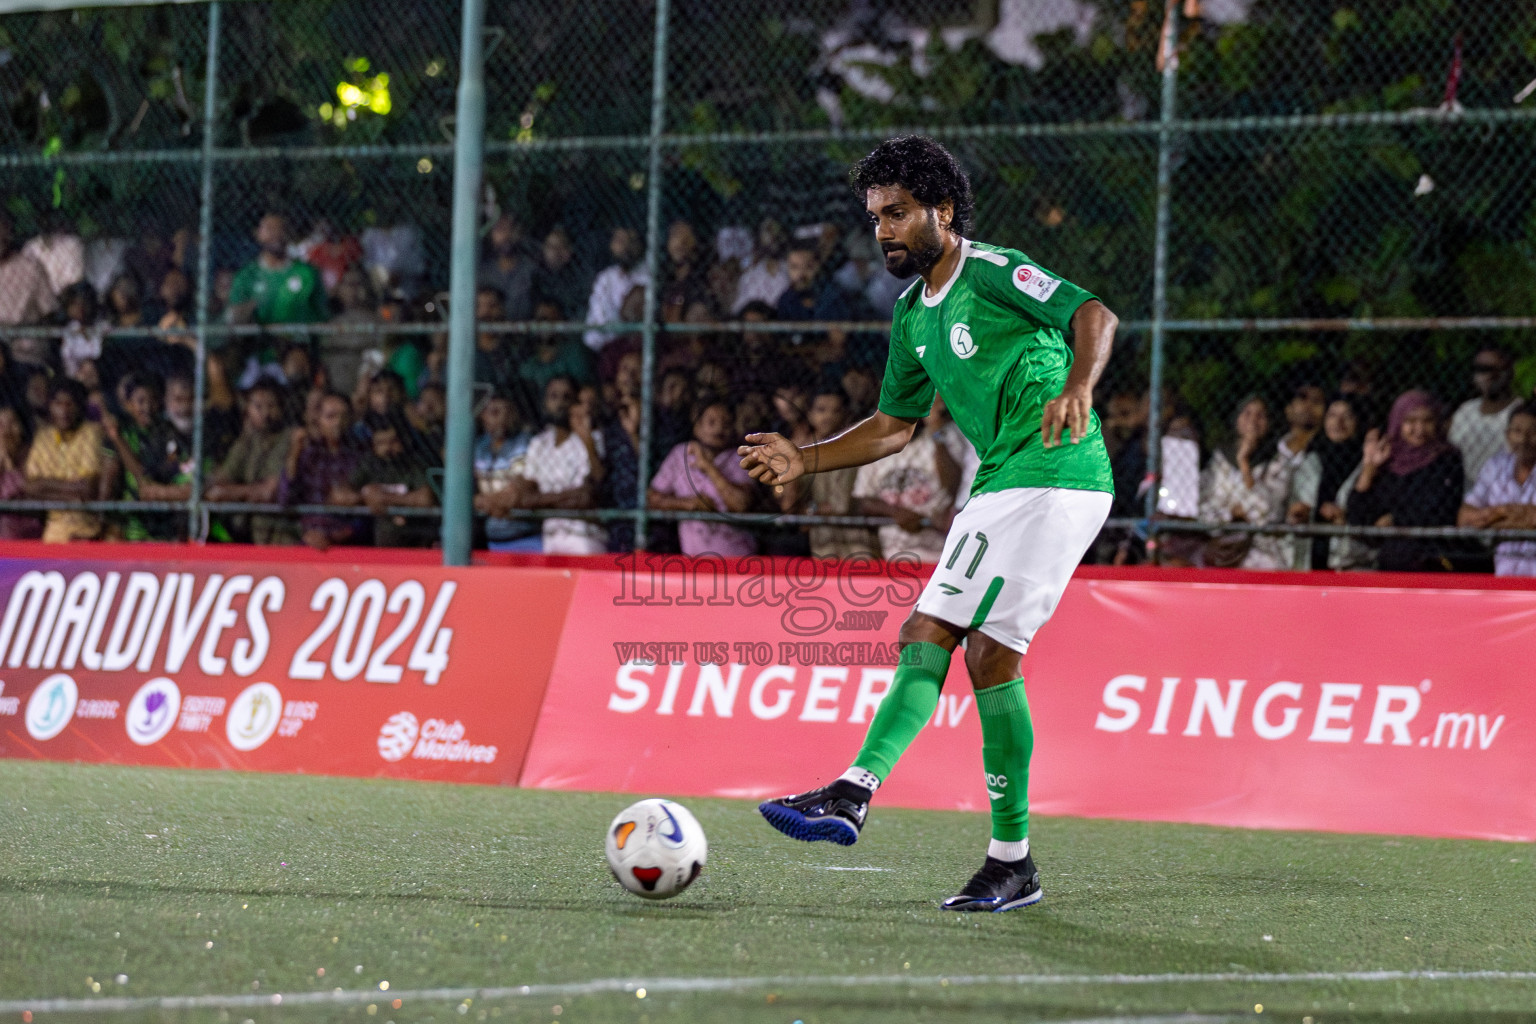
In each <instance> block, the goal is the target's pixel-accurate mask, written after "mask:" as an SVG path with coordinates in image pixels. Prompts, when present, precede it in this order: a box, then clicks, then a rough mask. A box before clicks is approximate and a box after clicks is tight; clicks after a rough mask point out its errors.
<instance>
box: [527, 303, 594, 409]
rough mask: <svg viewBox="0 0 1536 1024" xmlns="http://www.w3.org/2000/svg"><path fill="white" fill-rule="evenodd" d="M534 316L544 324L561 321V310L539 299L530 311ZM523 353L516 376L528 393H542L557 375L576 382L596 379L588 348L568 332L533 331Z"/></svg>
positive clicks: (562, 314) (589, 381)
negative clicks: (535, 307)
mask: <svg viewBox="0 0 1536 1024" xmlns="http://www.w3.org/2000/svg"><path fill="white" fill-rule="evenodd" d="M534 319H535V320H539V321H542V322H544V323H556V324H557V323H562V322H563V321H564V320H565V311H564V310H562V309H561V308H560V307H559V306H557V305H556V304H555V302H554V300H552V299H541V300H540V301H539V304H538V308H537V309H535V310H534ZM526 351H527V354H526V355H524V356H523V358H522V359H520V360H519V361H518V364H517V376H518V378H519V379H520V380H521V381H522V382H523V387H524V390H525V391H527V392H528V393H530V394H534V395H540V394H543V393H544V387H545V385H547V384H548V383H549V382H550V381H551V380H553V379H554V378H556V377H559V376H567V377H571V378H573V379H574V380H576V381H577V382H578V383H579V384H590V383H592V382H593V381H594V380H596V379H597V377H596V374H594V373H593V370H592V350H591V349H589V348H587V346H586V345H583V344H582V343H581V339H579V338H577V337H576V336H574V335H571V334H555V333H544V334H535V335H534V336H533V337H532V339H530V340H529V342H528V343H527V349H526Z"/></svg>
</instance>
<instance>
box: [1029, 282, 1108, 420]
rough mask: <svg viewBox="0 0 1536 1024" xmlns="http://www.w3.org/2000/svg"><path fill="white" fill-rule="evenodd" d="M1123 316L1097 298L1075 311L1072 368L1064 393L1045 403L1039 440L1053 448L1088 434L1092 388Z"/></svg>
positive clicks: (1101, 369) (1063, 389)
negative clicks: (1112, 311) (1069, 439)
mask: <svg viewBox="0 0 1536 1024" xmlns="http://www.w3.org/2000/svg"><path fill="white" fill-rule="evenodd" d="M1119 323H1120V318H1119V317H1117V316H1115V314H1114V313H1111V312H1110V310H1109V307H1108V306H1106V305H1104V303H1102V302H1100V301H1099V300H1098V299H1089V300H1087V301H1086V302H1084V303H1083V304H1082V305H1081V306H1078V307H1077V311H1076V312H1075V313H1073V314H1072V319H1071V322H1070V327H1071V329H1072V369H1071V371H1070V372H1069V373H1068V374H1067V383H1066V385H1065V386H1063V387H1062V389H1061V394H1059V395H1057V396H1056V397H1055V398H1053V399H1051V400H1050V401H1049V402H1046V403H1045V410H1044V413H1043V414H1042V416H1041V418H1040V439H1041V441H1043V442H1044V444H1045V447H1047V448H1053V447H1055V446H1056V445H1059V444H1062V443H1064V441H1065V440H1066V438H1068V437H1070V438H1071V441H1072V443H1073V444H1077V443H1078V442H1080V441H1082V439H1083V438H1084V437H1086V436H1087V434H1088V423H1089V417H1090V416H1092V414H1093V388H1094V385H1096V384H1098V382H1099V377H1100V376H1101V375H1102V374H1103V373H1104V367H1105V365H1106V364H1108V362H1109V356H1110V353H1111V352H1112V351H1113V349H1114V345H1115V327H1116V326H1118V325H1119Z"/></svg>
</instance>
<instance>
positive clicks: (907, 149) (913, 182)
mask: <svg viewBox="0 0 1536 1024" xmlns="http://www.w3.org/2000/svg"><path fill="white" fill-rule="evenodd" d="M848 183H849V184H850V185H852V186H853V191H854V194H855V195H857V196H858V197H859V201H860V202H863V201H864V195H865V193H866V192H867V191H869V190H870V189H872V188H880V187H882V186H886V185H900V186H901V187H902V188H904V189H906V190H907V191H908V192H911V193H912V197H913V198H914V199H916V200H917V201H918V202H920V203H922V204H923V205H924V206H938V205H939V204H940V203H942V202H943V201H944V200H946V199H948V200H950V201H951V202H953V203H954V204H955V216H954V219H953V220H951V221H950V223H949V226H950V228H951V229H952V230H954V231H957V232H959V233H960V234H962V235H964V234H968V233H969V232H970V230H971V215H972V214H974V213H975V212H976V197H975V196H973V195H972V194H971V179H970V178H968V177H966V175H965V172H964V171H963V170H961V169H960V163H959V161H957V160H956V159H955V157H954V154H953V153H951V152H950V151H949V150H947V149H945V148H944V147H943V146H941V145H939V144H938V143H937V142H935V141H933V140H932V139H930V138H928V137H927V136H926V135H898V136H897V137H896V138H894V139H886V140H885V141H884V142H882V143H880V145H878V146H876V147H875V148H874V149H872V150H870V153H869V155H868V156H866V157H865V158H864V159H862V160H860V161H859V162H858V163H856V164H854V165H853V169H852V170H850V171H849V172H848Z"/></svg>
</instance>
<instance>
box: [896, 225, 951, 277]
mask: <svg viewBox="0 0 1536 1024" xmlns="http://www.w3.org/2000/svg"><path fill="white" fill-rule="evenodd" d="M882 249H883V250H884V252H885V269H886V270H888V271H890V272H891V274H893V275H894V276H896V277H912V276H913V275H915V274H924V273H927V272H928V271H930V270H932V269H933V267H934V265H935V264H937V263H938V262H939V260H940V258H942V257H943V255H944V238H943V236H942V235H940V234H939V225H938V223H937V221H936V220H935V218H934V215H933V211H932V210H929V211H928V216H927V217H926V218H925V221H924V225H923V230H922V233H921V234H919V235H918V237H917V245H916V247H915V248H907V247H906V246H900V247H895V248H885V247H883V246H882ZM892 257H898V258H896V259H894V260H893V259H892Z"/></svg>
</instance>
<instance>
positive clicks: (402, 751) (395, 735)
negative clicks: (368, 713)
mask: <svg viewBox="0 0 1536 1024" xmlns="http://www.w3.org/2000/svg"><path fill="white" fill-rule="evenodd" d="M420 734H421V723H419V722H417V721H416V716H415V715H413V714H411V713H410V712H409V711H397V712H395V713H394V714H393V715H390V716H389V721H387V722H385V723H384V728H382V729H380V730H379V756H380V757H382V758H383V759H384V760H386V761H399V760H402V759H404V757H405V755H407V754H409V753H410V752H411V748H412V747H414V746H415V745H416V737H417V736H419V735H420Z"/></svg>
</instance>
